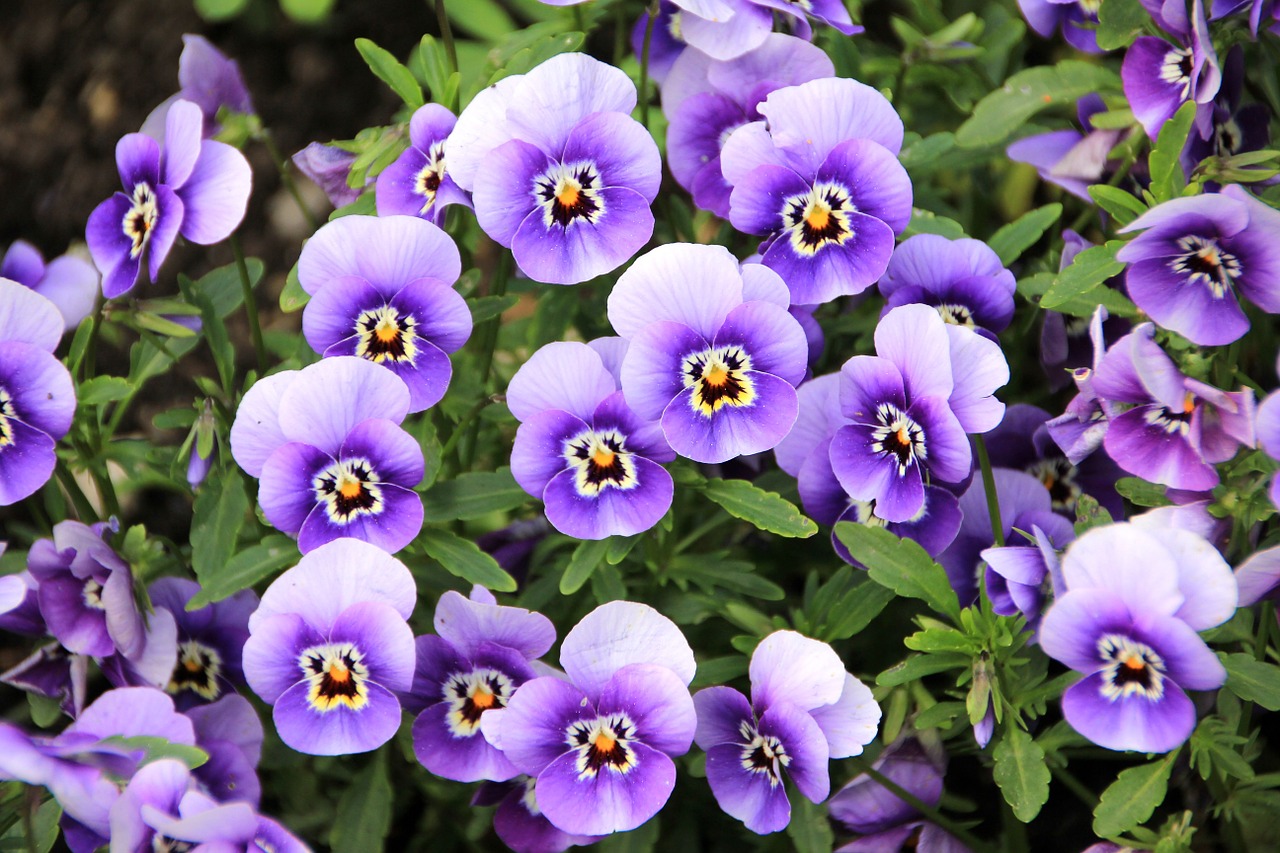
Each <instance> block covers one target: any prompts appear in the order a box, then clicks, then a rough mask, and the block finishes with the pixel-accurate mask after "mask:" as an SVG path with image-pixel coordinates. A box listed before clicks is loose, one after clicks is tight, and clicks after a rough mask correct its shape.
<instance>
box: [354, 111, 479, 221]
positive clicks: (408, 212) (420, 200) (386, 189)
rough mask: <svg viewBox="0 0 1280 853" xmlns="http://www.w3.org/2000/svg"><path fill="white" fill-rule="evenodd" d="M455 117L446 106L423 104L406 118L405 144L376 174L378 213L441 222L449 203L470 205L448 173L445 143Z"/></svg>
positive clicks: (467, 197)
mask: <svg viewBox="0 0 1280 853" xmlns="http://www.w3.org/2000/svg"><path fill="white" fill-rule="evenodd" d="M457 121H458V119H457V116H455V115H454V114H453V113H452V112H450V111H449V110H448V108H446V107H442V106H440V105H439V104H424V105H423V106H421V107H418V109H417V110H415V111H414V113H413V117H412V118H410V119H409V147H408V148H407V149H405V151H404V153H402V154H401V155H400V156H399V157H397V158H396V161H395V162H394V163H392V164H391V165H390V166H388V167H387V168H385V169H383V170H382V172H381V173H380V174H379V175H378V183H377V188H376V192H377V195H376V199H377V205H378V215H379V216H391V215H395V214H402V215H405V216H417V217H419V218H421V219H425V220H427V221H428V222H431V223H433V224H435V225H440V226H443V225H444V217H445V213H446V212H447V208H448V207H449V205H452V204H461V205H463V206H464V207H470V206H471V198H470V196H468V195H467V194H466V193H465V192H463V190H462V188H461V187H459V186H458V185H457V183H456V182H455V181H454V180H453V177H452V176H451V175H450V174H449V171H448V167H447V161H446V159H445V144H446V142H447V141H448V139H449V133H450V132H451V131H452V130H453V126H454V125H455V124H456V123H457Z"/></svg>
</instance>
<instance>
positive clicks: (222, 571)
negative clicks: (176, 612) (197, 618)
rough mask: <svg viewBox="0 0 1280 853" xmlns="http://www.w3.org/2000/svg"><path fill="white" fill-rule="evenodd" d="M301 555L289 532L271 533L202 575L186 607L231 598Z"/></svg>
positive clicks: (195, 607)
mask: <svg viewBox="0 0 1280 853" xmlns="http://www.w3.org/2000/svg"><path fill="white" fill-rule="evenodd" d="M298 559H299V554H298V543H296V542H294V541H293V540H292V539H290V538H289V537H288V536H279V535H272V536H268V537H266V538H265V539H263V540H262V541H261V542H259V543H258V544H257V545H253V546H251V547H249V548H246V549H244V550H243V551H241V552H240V553H239V554H236V555H235V556H234V557H232V558H231V559H230V560H227V562H226V564H225V565H223V566H222V567H221V568H219V569H218V570H217V571H215V572H213V574H212V576H206V577H203V578H201V579H200V591H199V592H197V593H196V594H195V595H193V596H192V597H191V600H190V601H188V602H187V610H199V609H200V608H201V607H204V606H206V605H209V604H213V603H214V602H215V601H222V600H223V599H224V598H230V597H231V596H233V595H235V594H236V593H237V592H240V591H241V590H243V589H248V588H249V587H251V586H253V585H254V584H256V583H257V582H258V581H260V580H262V579H263V578H266V577H268V576H270V575H272V574H274V573H276V572H278V571H280V570H281V569H284V568H286V567H287V566H290V565H292V564H293V563H296V562H298Z"/></svg>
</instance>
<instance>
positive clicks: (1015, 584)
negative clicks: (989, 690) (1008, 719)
mask: <svg viewBox="0 0 1280 853" xmlns="http://www.w3.org/2000/svg"><path fill="white" fill-rule="evenodd" d="M1064 532H1065V530H1064ZM1025 534H1030V536H1031V537H1032V538H1031V542H1030V544H1026V541H1025V540H1023V539H1022V536H1023V535H1025ZM1014 537H1015V538H1014V539H1011V540H1009V544H1007V545H1002V546H999V547H994V548H984V549H983V551H982V560H983V562H985V563H986V564H987V578H986V580H987V596H988V597H989V598H990V599H991V609H992V610H993V611H995V612H996V613H998V614H1000V615H1001V616H1013V615H1015V614H1017V613H1021V614H1022V615H1024V616H1026V617H1027V628H1028V630H1030V631H1032V632H1033V633H1034V632H1036V631H1037V630H1038V629H1039V625H1040V617H1041V615H1042V614H1043V612H1044V606H1045V602H1046V600H1047V599H1048V597H1049V596H1048V593H1050V592H1052V593H1053V595H1061V594H1062V592H1063V591H1064V589H1063V583H1062V571H1061V569H1060V561H1059V559H1058V548H1059V547H1061V543H1057V542H1054V541H1052V540H1051V539H1050V538H1049V535H1048V534H1047V533H1045V532H1044V530H1042V529H1041V528H1040V525H1038V524H1032V525H1031V530H1029V531H1025V532H1024V534H1019V533H1018V531H1017V530H1015V531H1014ZM1074 538H1075V533H1074V532H1073V533H1072V534H1071V536H1070V537H1069V539H1068V541H1070V540H1071V539H1074ZM1018 540H1022V541H1018ZM975 731H977V729H976V727H975ZM986 737H987V739H988V740H989V739H990V737H991V732H990V731H989V730H988V731H987V733H986ZM981 745H982V746H986V742H985V741H982V742H981Z"/></svg>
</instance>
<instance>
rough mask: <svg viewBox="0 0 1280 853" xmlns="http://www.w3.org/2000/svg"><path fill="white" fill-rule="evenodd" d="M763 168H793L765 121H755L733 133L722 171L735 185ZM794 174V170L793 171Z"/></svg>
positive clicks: (723, 155)
mask: <svg viewBox="0 0 1280 853" xmlns="http://www.w3.org/2000/svg"><path fill="white" fill-rule="evenodd" d="M760 166H779V167H781V168H784V169H791V168H792V167H791V165H790V162H789V161H788V160H787V158H786V157H785V156H784V155H783V154H782V152H781V151H779V150H778V149H777V148H776V147H775V146H774V144H773V137H772V136H770V135H769V131H768V129H767V128H766V126H765V123H764V122H763V121H753V122H751V123H750V124H745V125H743V126H742V127H740V128H738V129H737V130H735V131H734V132H733V133H731V134H729V138H728V139H726V140H725V142H724V145H723V146H722V147H721V149H720V171H721V172H723V173H724V178H725V180H726V181H728V182H729V183H730V184H732V185H733V186H737V185H738V184H740V183H742V182H743V181H744V180H746V177H747V176H748V175H750V174H751V173H752V172H754V171H755V170H756V169H757V168H759V167H760ZM792 171H794V169H792Z"/></svg>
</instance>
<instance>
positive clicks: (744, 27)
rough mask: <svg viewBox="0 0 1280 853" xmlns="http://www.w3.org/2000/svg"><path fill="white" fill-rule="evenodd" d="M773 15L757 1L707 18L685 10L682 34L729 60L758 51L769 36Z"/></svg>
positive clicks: (705, 50)
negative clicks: (758, 4) (723, 14)
mask: <svg viewBox="0 0 1280 853" xmlns="http://www.w3.org/2000/svg"><path fill="white" fill-rule="evenodd" d="M772 28H773V15H772V14H771V13H770V12H769V10H768V9H765V8H763V7H761V6H757V5H755V4H754V3H739V4H737V6H735V8H734V12H733V14H732V15H730V16H727V17H719V18H705V17H701V16H699V15H697V14H695V13H689V12H686V13H685V14H682V15H681V16H680V36H681V37H682V38H683V39H684V40H685V42H686V43H687V44H688V45H689V46H690V47H692V48H695V49H696V50H700V51H702V52H703V53H706V54H707V55H708V56H710V57H711V58H712V59H718V60H722V61H723V60H730V59H735V58H737V57H740V56H742V55H743V54H746V53H749V52H751V51H753V50H757V49H759V48H760V46H761V45H763V44H764V43H765V40H766V39H768V37H769V31H770V30H771V29H772Z"/></svg>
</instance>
